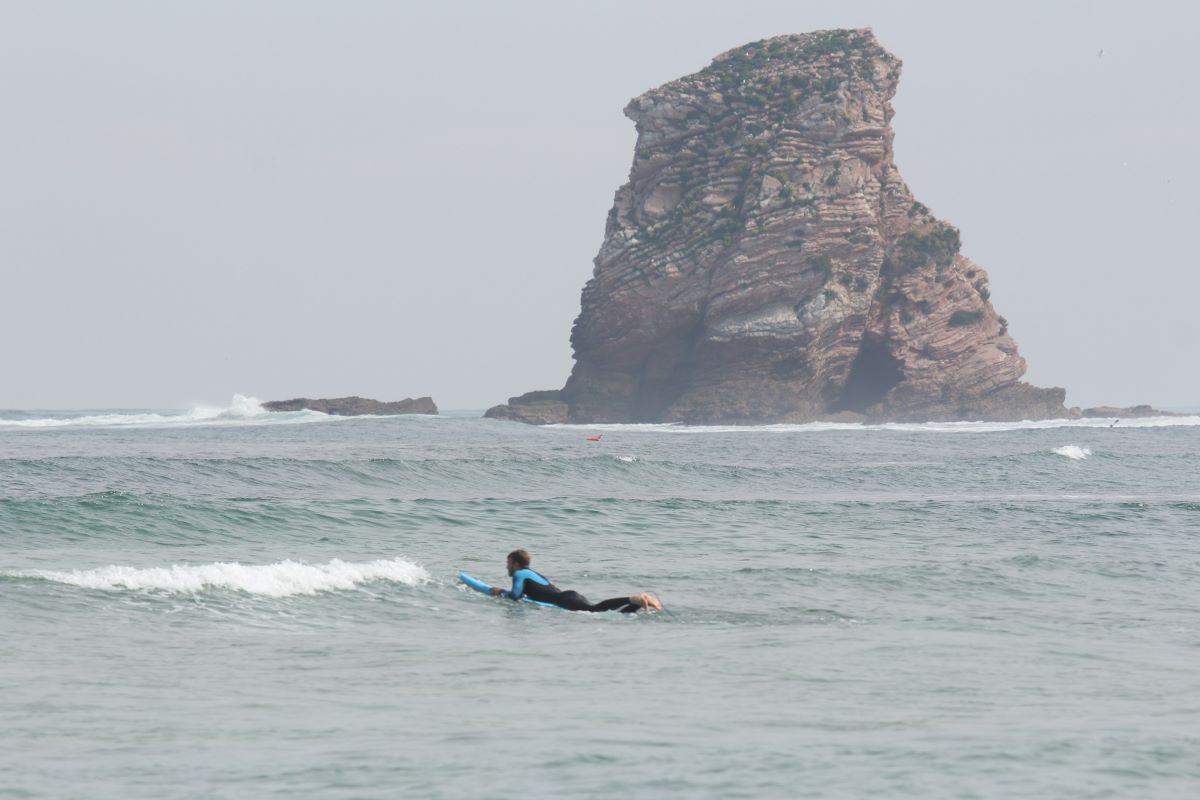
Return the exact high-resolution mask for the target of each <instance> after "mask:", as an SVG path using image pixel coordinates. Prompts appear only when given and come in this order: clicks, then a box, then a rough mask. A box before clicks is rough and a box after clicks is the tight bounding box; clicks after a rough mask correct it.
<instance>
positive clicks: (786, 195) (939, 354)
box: [488, 29, 1066, 423]
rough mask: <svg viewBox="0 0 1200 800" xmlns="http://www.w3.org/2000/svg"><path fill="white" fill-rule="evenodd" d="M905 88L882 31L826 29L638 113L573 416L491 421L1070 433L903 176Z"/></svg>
mask: <svg viewBox="0 0 1200 800" xmlns="http://www.w3.org/2000/svg"><path fill="white" fill-rule="evenodd" d="M899 76H900V61H899V60H897V59H896V58H895V57H894V56H892V55H891V54H890V53H888V52H887V51H886V50H884V49H883V48H882V47H881V46H880V45H879V43H878V42H877V41H876V39H875V37H874V35H873V34H872V33H871V31H870V30H867V29H862V30H836V31H818V32H814V33H808V34H802V35H794V36H782V37H778V38H774V39H768V40H765V41H760V42H755V43H752V44H749V45H746V46H744V47H740V48H738V49H736V50H732V51H729V52H727V53H724V54H722V55H720V56H718V57H717V58H716V59H715V60H714V61H713V63H712V64H711V65H710V66H709V67H707V68H705V69H703V70H701V71H700V72H697V73H695V74H693V75H689V76H687V77H684V78H680V79H678V80H675V81H672V82H670V83H668V84H666V85H664V86H661V87H659V88H657V89H652V90H651V91H648V92H646V93H645V94H643V95H641V96H640V97H638V98H635V99H634V100H633V101H632V102H630V103H629V105H628V106H627V107H626V109H625V113H626V115H627V116H629V117H630V118H631V119H632V120H633V121H634V123H635V125H636V128H637V133H638V140H637V145H636V148H635V153H634V160H633V166H632V168H631V170H630V178H629V182H628V183H626V184H625V185H624V186H622V187H621V188H620V189H618V190H617V193H616V198H615V202H614V205H613V208H612V210H611V211H610V212H609V215H608V224H607V228H606V232H605V238H604V243H603V244H602V245H601V247H600V252H599V254H598V255H597V256H596V259H595V269H594V271H593V275H592V279H591V280H590V281H588V283H587V285H586V286H585V287H584V289H583V294H582V301H581V311H580V314H579V317H578V318H577V320H576V322H575V325H574V328H573V330H572V333H571V344H572V346H573V348H574V354H575V367H574V369H573V371H572V373H571V376H570V378H569V379H568V381H567V384H566V386H565V387H564V389H563V390H562V391H561V392H557V393H553V394H554V397H553V399H552V400H551V398H549V397H548V396H547V393H536V394H537V396H538V399H537V400H536V401H533V402H532V404H531V403H525V402H522V398H513V399H512V400H511V401H510V403H509V404H507V405H505V406H497V407H496V408H495V409H492V410H490V411H489V412H488V415H489V416H493V417H500V418H505V419H522V420H525V421H533V422H545V421H551V422H555V421H571V422H628V421H638V422H660V421H662V422H665V421H683V422H691V423H708V422H744V423H755V422H806V421H812V420H817V419H831V418H836V419H847V418H853V419H869V420H950V419H1021V418H1045V417H1060V416H1065V415H1066V409H1065V407H1064V406H1063V400H1064V398H1065V391H1064V390H1062V389H1040V388H1037V387H1033V386H1030V385H1028V384H1025V383H1022V382H1021V381H1020V378H1021V376H1022V375H1023V374H1024V372H1025V361H1024V359H1023V358H1021V356H1020V355H1019V354H1018V352H1017V346H1016V343H1015V342H1014V341H1013V340H1012V338H1011V337H1009V335H1008V326H1007V322H1006V321H1004V319H1003V318H1002V317H1000V316H998V315H997V313H996V311H995V309H994V308H993V307H992V305H991V303H990V300H989V297H990V289H989V286H988V276H987V273H986V272H985V271H984V270H983V269H982V268H980V267H979V266H978V265H976V264H974V263H973V262H971V261H970V260H969V259H967V258H966V257H964V256H963V255H962V254H961V253H960V252H959V250H960V236H959V232H958V230H957V229H956V228H954V227H953V226H952V225H950V224H949V223H947V222H944V221H942V220H939V219H937V218H936V217H934V216H933V214H932V213H931V212H930V211H929V209H928V208H926V207H925V206H924V205H923V204H921V203H919V202H917V201H916V200H915V199H914V198H913V196H912V194H911V192H909V190H908V187H907V186H906V185H905V183H904V181H903V179H902V178H901V176H900V174H899V172H898V171H897V169H896V167H895V165H894V163H893V158H892V139H893V132H892V129H891V126H890V122H891V118H892V114H893V111H892V107H891V99H892V97H893V95H894V94H895V91H896V86H897V82H898V80H899ZM535 406H536V412H535ZM523 409H525V410H523ZM526 410H527V411H528V412H530V413H528V414H527V413H526ZM535 417H536V418H535Z"/></svg>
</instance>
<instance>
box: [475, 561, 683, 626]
mask: <svg viewBox="0 0 1200 800" xmlns="http://www.w3.org/2000/svg"><path fill="white" fill-rule="evenodd" d="M529 563H530V559H529V551H528V550H513V551H512V552H511V553H509V554H508V574H509V575H511V576H512V589H509V590H508V591H505V590H504V589H502V588H500V587H499V586H493V587H492V590H491V593H492V594H493V595H496V596H500V595H503V596H504V597H507V598H509V599H510V600H520V599H521V598H522V597H528V598H529V599H530V600H536V601H538V602H539V603H549V604H550V605H552V606H558V607H559V608H565V609H567V610H568V611H620V612H621V613H622V614H632V613H634V612H635V611H638V610H640V609H643V608H644V609H647V610H654V611H661V610H662V603H660V602H659V601H658V598H657V597H655V596H654V595H652V594H650V593H649V592H638V593H637V594H633V595H629V596H628V597H614V598H612V599H609V600H601V601H600V602H599V603H590V602H588V599H587V598H586V597H584V596H583V595H581V594H580V593H579V592H574V591H571V590H567V591H563V590H562V589H559V588H558V587H557V586H555V585H554V584H553V583H551V582H550V580H549V579H548V578H546V577H545V576H544V575H541V574H539V573H537V572H534V571H533V570H531V569H530V568H529Z"/></svg>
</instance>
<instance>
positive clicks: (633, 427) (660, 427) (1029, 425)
mask: <svg viewBox="0 0 1200 800" xmlns="http://www.w3.org/2000/svg"><path fill="white" fill-rule="evenodd" d="M1197 425H1200V415H1195V416H1187V417H1144V418H1141V419H1129V420H1121V423H1120V425H1119V426H1118V427H1120V428H1172V427H1195V426H1197ZM1112 426H1113V420H1112V419H1111V418H1103V419H1100V418H1089V419H1041V420H1028V419H1027V420H1022V421H1020V422H886V423H883V424H879V425H864V424H862V423H860V422H809V423H805V424H803V425H684V424H682V423H676V422H667V423H630V424H624V423H614V424H603V423H598V424H592V425H546V426H545V427H547V428H561V429H563V430H581V431H599V432H603V433H608V432H610V431H612V432H617V431H620V432H625V433H676V434H708V433H825V432H828V431H898V432H905V433H1000V432H1005V431H1029V430H1054V429H1058V428H1110V427H1112Z"/></svg>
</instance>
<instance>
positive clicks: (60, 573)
mask: <svg viewBox="0 0 1200 800" xmlns="http://www.w3.org/2000/svg"><path fill="white" fill-rule="evenodd" d="M0 574H3V575H4V576H5V577H9V578H40V579H42V580H47V581H52V582H55V583H65V584H68V585H71V586H78V587H81V588H84V589H104V590H109V591H120V590H123V589H124V590H133V591H161V592H170V593H178V594H194V593H196V592H203V591H205V590H210V589H229V590H234V591H240V592H246V593H247V594H254V595H261V596H264V597H290V596H293V595H314V594H317V593H319V592H333V591H345V590H348V589H354V588H356V587H357V586H358V585H359V584H363V583H369V582H372V581H389V582H392V583H402V584H405V585H407V586H417V585H419V584H422V583H427V582H428V581H429V573H428V572H426V571H425V568H424V567H422V566H420V565H419V564H414V563H412V562H411V561H405V560H404V559H400V558H393V559H389V560H379V561H368V562H365V563H359V564H355V563H350V562H347V561H341V560H340V559H336V558H335V559H333V560H332V561H330V562H328V563H326V564H305V563H302V562H299V561H290V560H288V561H280V562H277V563H275V564H263V565H255V564H240V563H237V562H217V563H214V564H201V565H197V566H188V565H182V564H173V565H171V566H170V567H148V568H138V567H127V566H117V565H111V566H107V567H100V568H98V569H84V570H41V569H34V570H22V571H19V572H5V573H0Z"/></svg>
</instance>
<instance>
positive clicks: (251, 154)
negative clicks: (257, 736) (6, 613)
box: [0, 0, 1200, 408]
mask: <svg viewBox="0 0 1200 800" xmlns="http://www.w3.org/2000/svg"><path fill="white" fill-rule="evenodd" d="M1197 17H1198V15H1197V13H1196V12H1195V11H1193V10H1192V8H1191V6H1189V5H1186V4H1182V3H1170V4H1168V3H1163V4H1159V5H1156V4H1153V3H1144V2H1143V3H1137V4H1132V3H1120V4H1118V3H1058V4H1048V3H1020V2H1004V3H996V4H992V5H991V6H990V8H989V9H987V10H982V9H980V8H977V7H976V4H967V3H883V2H880V3H867V2H839V3H808V2H797V0H789V1H788V2H748V1H747V0H743V2H739V3H730V2H657V3H635V2H604V3H582V2H579V3H571V2H562V0H556V1H555V2H544V3H539V2H524V3H509V4H500V3H482V2H481V3H444V4H433V3H422V4H413V5H408V4H402V3H396V2H391V3H384V2H379V3H368V2H349V3H333V2H326V3H303V2H292V1H291V0H288V1H287V2H255V3H242V2H204V3H200V2H196V3H191V4H186V5H185V4H182V3H170V4H167V3H158V2H140V3H133V2H106V3H84V2H79V3H50V2H37V3H34V2H25V3H19V2H0V71H2V73H3V76H4V79H3V81H2V82H0V114H2V115H3V116H2V121H0V408H83V407H129V406H138V407H185V406H189V405H192V404H195V403H201V402H203V403H208V404H221V403H224V402H226V401H227V400H228V398H229V397H230V396H231V395H232V394H234V393H235V392H239V393H243V394H251V395H255V396H257V397H259V398H262V399H273V398H282V397H291V396H296V395H308V396H332V395H343V394H362V395H367V396H373V397H379V398H383V399H394V398H399V397H403V396H408V395H419V394H432V395H433V396H434V398H435V399H436V400H437V401H438V403H439V404H440V405H441V406H442V407H444V408H481V407H484V406H487V405H491V404H493V403H498V402H502V401H504V399H505V398H507V397H508V396H509V395H511V394H516V393H520V392H523V391H526V390H530V389H541V388H556V387H558V386H561V385H562V382H563V380H564V379H565V378H566V376H567V374H568V372H569V370H570V366H571V359H570V347H569V343H568V336H569V333H570V327H571V322H572V320H573V319H574V317H575V315H576V314H577V313H578V308H579V291H580V289H582V287H583V284H584V282H585V281H586V280H587V278H588V277H589V276H590V274H591V269H592V264H591V260H592V257H593V256H594V255H595V253H596V250H597V248H598V247H599V245H600V241H601V238H602V235H603V229H604V220H605V215H606V214H607V211H608V209H609V207H610V205H611V203H612V198H613V192H614V191H615V190H616V188H617V187H618V186H619V185H620V184H621V183H623V182H624V180H625V178H626V175H627V173H628V169H629V164H630V161H631V159H632V146H633V142H634V130H633V124H632V122H630V121H629V120H627V119H625V117H624V116H623V115H622V114H621V109H622V108H623V107H624V105H625V103H626V102H627V101H628V100H629V99H630V98H631V97H633V96H635V95H637V94H640V93H641V92H643V91H645V90H646V89H648V88H650V87H652V86H656V85H658V84H661V83H663V82H665V81H668V80H671V79H673V78H676V77H679V76H681V75H684V74H687V73H689V72H692V71H695V70H697V69H700V68H701V67H703V66H705V65H706V64H707V63H708V62H709V60H710V59H711V58H712V57H713V56H714V55H716V54H717V53H719V52H721V51H723V50H727V49H729V48H731V47H735V46H738V45H740V44H743V43H745V42H748V41H752V40H755V39H760V38H764V37H768V36H773V35H779V34H784V33H796V32H802V31H807V30H814V29H818V28H829V27H859V26H871V27H873V28H874V29H875V32H876V34H877V35H878V37H879V39H880V41H881V42H882V43H883V45H884V46H885V47H887V48H888V49H889V50H891V51H892V52H893V53H895V54H896V55H897V56H898V57H899V58H901V59H902V60H903V61H904V72H903V77H902V80H901V84H900V91H899V94H898V95H897V97H896V99H895V101H894V105H895V108H896V112H897V113H896V118H895V121H894V124H895V128H896V131H897V136H896V163H897V165H898V166H899V168H900V170H901V173H902V174H903V175H904V177H905V179H906V180H907V181H908V183H909V186H910V187H911V188H912V190H913V192H914V193H915V195H916V197H917V199H919V200H921V201H922V202H924V203H925V204H926V205H928V206H929V207H930V208H931V209H932V210H933V211H934V213H935V214H937V215H938V216H940V217H942V218H944V219H946V220H947V221H949V222H951V223H953V224H955V225H957V226H959V227H960V228H961V230H962V239H963V252H964V253H965V254H966V255H968V256H969V257H971V258H972V259H974V260H975V261H977V262H978V263H980V264H981V265H982V266H983V267H985V268H986V269H987V270H988V271H989V273H990V275H991V279H992V301H993V303H994V304H995V306H996V308H997V310H998V311H999V312H1000V313H1001V314H1003V315H1005V316H1006V317H1007V318H1008V320H1009V322H1010V330H1011V333H1012V334H1013V336H1014V338H1016V340H1017V342H1018V343H1019V345H1020V347H1021V352H1022V354H1023V355H1024V356H1025V358H1026V359H1027V360H1028V362H1029V367H1030V368H1029V372H1028V374H1027V376H1026V377H1027V379H1028V380H1030V381H1032V382H1034V383H1038V384H1040V385H1047V386H1049V385H1058V386H1065V387H1066V388H1067V390H1068V394H1067V403H1068V404H1069V405H1093V404H1098V403H1118V404H1128V403H1134V402H1152V403H1155V404H1160V405H1167V406H1171V405H1195V404H1197V403H1200V371H1198V370H1196V369H1195V363H1196V360H1197V359H1196V350H1197V347H1196V345H1197V343H1198V342H1200V318H1198V316H1197V314H1196V313H1195V311H1194V308H1195V305H1196V302H1197V299H1198V298H1200V269H1198V266H1200V264H1198V261H1200V259H1198V258H1197V246H1196V239H1195V237H1194V236H1193V235H1192V227H1193V224H1194V220H1195V219H1196V217H1197V212H1200V200H1198V199H1197V195H1196V193H1195V191H1194V187H1195V186H1196V185H1197V184H1198V180H1197V179H1198V178H1200V174H1198V173H1200V168H1198V167H1197V160H1196V158H1195V155H1194V152H1195V149H1196V146H1195V137H1196V130H1197V127H1198V126H1197V122H1198V120H1197V116H1198V111H1197V105H1196V101H1195V95H1196V91H1195V86H1194V82H1193V80H1194V79H1193V72H1194V65H1193V62H1194V57H1195V53H1196V52H1197V50H1198V45H1200V34H1198V33H1197V30H1198V28H1197V22H1198V21H1200V20H1198V19H1197ZM1101 50H1103V54H1102V55H1101V53H1100V51H1101Z"/></svg>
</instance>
